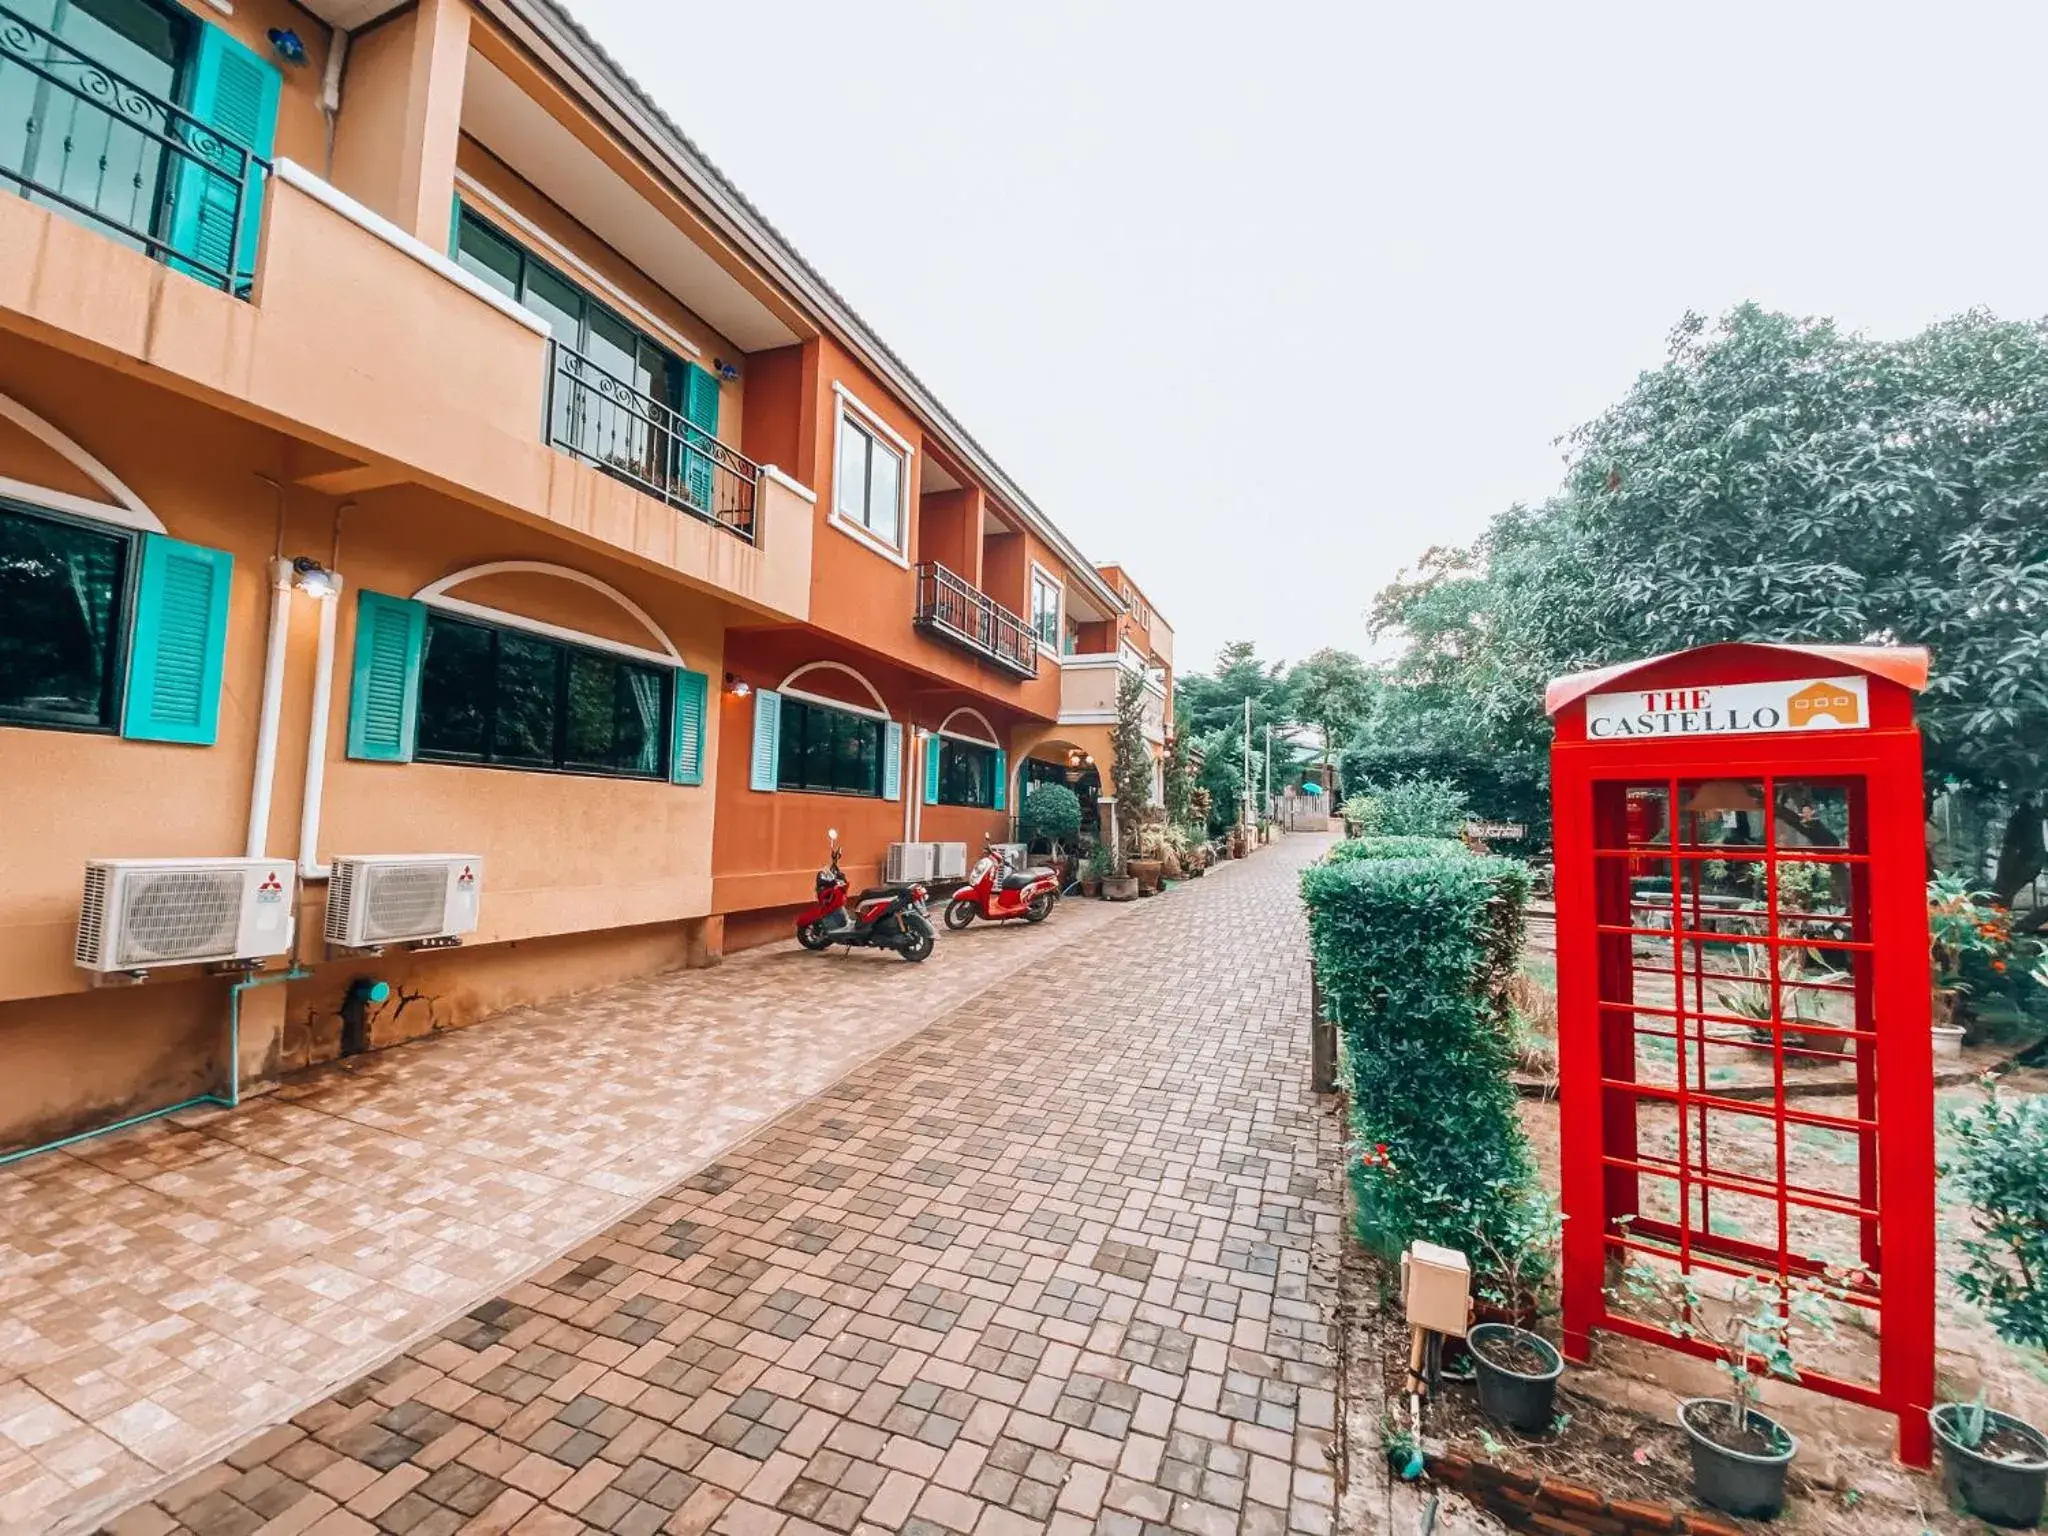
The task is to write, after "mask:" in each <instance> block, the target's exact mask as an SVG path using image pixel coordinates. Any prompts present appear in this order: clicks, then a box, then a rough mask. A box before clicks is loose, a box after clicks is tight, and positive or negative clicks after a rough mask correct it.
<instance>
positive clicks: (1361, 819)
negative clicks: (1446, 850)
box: [1344, 778, 1472, 837]
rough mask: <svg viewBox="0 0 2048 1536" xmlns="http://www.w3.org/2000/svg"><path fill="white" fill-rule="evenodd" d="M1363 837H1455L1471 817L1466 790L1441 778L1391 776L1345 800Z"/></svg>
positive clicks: (1347, 814)
mask: <svg viewBox="0 0 2048 1536" xmlns="http://www.w3.org/2000/svg"><path fill="white" fill-rule="evenodd" d="M1344 815H1345V818H1346V819H1347V820H1355V821H1356V822H1357V830H1358V832H1359V834H1360V835H1361V836H1364V837H1456V836H1457V835H1458V833H1459V832H1460V831H1462V830H1463V829H1464V826H1465V823H1466V822H1467V821H1469V820H1470V819H1471V815H1472V813H1471V809H1470V806H1469V804H1468V802H1467V801H1466V799H1465V792H1464V791H1463V790H1462V789H1460V788H1458V786H1457V785H1455V784H1450V783H1446V782H1445V781H1444V780H1442V779H1425V778H1412V779H1393V780H1391V781H1389V782H1387V783H1385V784H1372V785H1368V786H1366V788H1365V789H1364V790H1362V791H1360V792H1359V793H1356V794H1354V795H1353V796H1352V797H1351V799H1349V800H1346V801H1345V802H1344Z"/></svg>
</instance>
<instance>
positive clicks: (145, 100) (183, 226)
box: [0, 6, 270, 298]
mask: <svg viewBox="0 0 2048 1536" xmlns="http://www.w3.org/2000/svg"><path fill="white" fill-rule="evenodd" d="M269 174H270V166H269V165H268V163H267V162H265V161H264V160H262V159H260V158H259V157H258V156H257V155H256V154H255V152H254V151H253V150H251V149H249V148H248V147H247V146H245V145H242V144H239V143H237V142H235V141H234V140H233V139H231V138H229V137H228V136H226V135H225V134H223V133H222V132H221V131H220V130H219V129H217V128H214V127H211V126H209V125H208V124H206V123H204V122H202V121H201V120H200V119H198V118H196V117H194V116H192V115H191V114H190V113H188V112H186V111H185V110H184V109H183V108H181V107H178V106H176V105H174V104H173V103H171V102H170V101H168V100H166V99H165V98H164V97H163V96H162V95H160V94H158V93H157V92H155V91H152V90H149V89H147V88H145V87H144V86H142V85H140V84H137V83H136V82H135V81H133V80H130V79H128V78H125V77H124V76H122V75H118V74H116V73H114V72H113V71H112V70H110V69H108V68H107V67H106V66H105V65H103V64H101V63H99V62H98V61H97V60H96V59H93V58H92V57H90V56H89V55H87V54H85V53H82V52H80V51H79V50H78V49H77V48H76V47H74V46H73V45H71V44H70V43H67V42H65V41H63V40H62V39H61V38H59V37H58V36H57V35H56V34H55V33H53V32H50V31H47V30H45V29H44V28H43V27H41V26H39V25H37V24H36V23H35V22H33V21H30V20H29V19H28V18H26V17H24V16H22V15H19V14H18V13H16V12H15V11H12V10H9V9H7V8H6V7H5V6H0V183H4V184H5V185H8V186H11V187H12V188H13V189H14V191H15V192H17V193H19V194H20V195H21V196H22V197H24V198H26V199H28V201H30V202H32V203H35V204H38V205H39V206H41V207H44V208H49V209H53V210H55V211H57V212H59V213H61V214H63V215H64V216H65V217H67V218H70V219H73V220H76V221H77V222H79V223H81V224H84V225H86V226H87V227H89V228H92V229H96V230H98V231H99V232H100V233H102V234H104V235H106V236H108V237H109V238H111V239H113V240H115V241H116V242H118V243H119V244H122V245H125V246H127V247H128V248H129V249H131V250H136V251H141V252H143V253H144V254H146V255H148V256H149V257H151V258H152V259H154V260H157V261H161V262H164V263H165V264H167V265H168V266H170V267H172V268H174V269H175V270H177V271H180V272H183V273H185V274H186V275H187V276H189V277H193V278H197V279H198V280H199V281H200V282H202V283H205V284H207V285H208V286H209V287H213V288H218V289H220V290H221V291H223V292H225V293H231V294H233V295H235V296H236V297H238V298H247V297H248V296H249V289H250V274H251V273H252V272H253V270H254V268H255V264H256V240H257V231H258V223H259V211H260V208H261V203H262V195H263V186H264V182H265V180H266V179H267V178H268V176H269Z"/></svg>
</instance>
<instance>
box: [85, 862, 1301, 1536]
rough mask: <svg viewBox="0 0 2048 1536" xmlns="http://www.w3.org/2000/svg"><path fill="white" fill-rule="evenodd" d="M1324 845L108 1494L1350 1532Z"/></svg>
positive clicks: (1062, 969) (257, 1515) (500, 1514)
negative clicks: (1339, 1346)
mask: <svg viewBox="0 0 2048 1536" xmlns="http://www.w3.org/2000/svg"><path fill="white" fill-rule="evenodd" d="M1321 842H1322V840H1321V839H1316V840H1314V841H1313V842H1312V841H1311V840H1310V839H1308V838H1294V839H1289V840H1287V841H1285V842H1283V843H1282V844H1280V845H1279V846H1278V847H1276V848H1273V849H1269V850H1267V851H1265V852H1264V853H1262V854H1261V855H1260V856H1259V857H1258V858H1256V859H1254V860H1252V861H1250V862H1248V863H1246V864H1242V865H1235V866H1228V867H1226V868H1224V869H1221V870H1218V871H1217V872H1216V873H1215V874H1214V875H1212V876H1211V877H1210V878H1208V879H1205V880H1203V881H1200V882H1196V883H1192V884H1190V885H1187V886H1185V887H1182V888H1181V889H1180V890H1178V891H1176V892H1174V893H1173V894H1172V895H1171V896H1170V897H1168V898H1166V899H1164V900H1160V901H1155V902H1150V903H1146V904H1143V905H1142V906H1140V907H1139V908H1137V909H1136V910H1135V911H1132V912H1130V913H1128V914H1127V915H1119V916H1117V917H1116V918H1113V919H1109V918H1098V919H1095V926H1094V929H1093V931H1091V932H1088V933H1082V934H1076V935H1074V936H1073V937H1072V938H1071V940H1070V942H1068V943H1066V944H1064V945H1062V946H1059V947H1057V948H1052V949H1049V950H1048V951H1046V952H1044V953H1042V954H1040V955H1036V956H1034V957H1032V960H1031V963H1030V965H1029V967H1028V969H1026V970H1024V971H1022V972H1020V973H1019V974H1017V975H1015V976H1013V977H1011V978H1010V979H1009V980H1008V981H1007V982H1005V983H1004V984H1003V985H1000V986H993V987H989V988H987V989H986V990H983V991H981V992H980V993H979V994H978V995H975V996H973V997H972V998H970V999H966V1000H963V1002H962V1004H961V1005H960V1006H958V1007H956V1008H954V1009H953V1010H952V1011H950V1012H949V1013H947V1014H946V1015H945V1016H944V1017H943V1018H941V1019H939V1020H938V1021H937V1022H936V1023H934V1024H932V1025H931V1026H930V1027H929V1028H927V1029H925V1030H924V1031H923V1032H922V1033H920V1034H918V1035H917V1036H916V1037H915V1038H913V1039H909V1040H906V1041H905V1042H904V1043H902V1044H900V1045H898V1046H897V1047H895V1048H894V1049H893V1050H890V1051H889V1052H888V1053H887V1054H886V1055H884V1056H882V1057H880V1058H878V1059H877V1060H875V1061H874V1062H872V1063H871V1064H869V1065H867V1066H865V1067H862V1068H860V1069H859V1070H857V1071H854V1072H853V1073H851V1074H850V1075H848V1076H847V1077H845V1078H844V1080H843V1081H841V1082H839V1083H838V1084H836V1085H835V1086H833V1087H831V1088H830V1089H828V1090H827V1091H826V1092H824V1093H822V1094H820V1095H819V1096H818V1097H817V1098H815V1099H813V1100H811V1101H810V1102H809V1103H807V1104H805V1105H804V1106H802V1107H801V1108H799V1109H796V1110H795V1111H793V1112H792V1113H790V1114H788V1115H785V1116H784V1117H782V1118H781V1119H780V1120H778V1121H777V1122H776V1123H775V1124H773V1125H771V1126H769V1127H767V1128H765V1129H763V1130H761V1131H759V1132H758V1133H756V1134H754V1135H753V1136H752V1137H750V1138H749V1139H747V1140H746V1141H745V1142H744V1143H742V1144H741V1145H739V1146H738V1147H736V1148H734V1149H733V1150H731V1151H730V1152H727V1153H725V1154H724V1155H722V1156H721V1157H720V1158H719V1160H718V1161H717V1162H715V1163H714V1164H712V1165H711V1166H709V1167H707V1168H705V1169H704V1170H703V1171H702V1172H700V1173H698V1174H696V1175H695V1176H694V1177H691V1178H689V1179H688V1180H686V1181H685V1182H684V1183H683V1184H682V1185H681V1186H680V1187H677V1188H675V1189H673V1190H671V1191H670V1192H669V1193H667V1194H666V1195H664V1196H662V1197H661V1198H658V1199H655V1200H654V1201H652V1202H651V1203H649V1204H647V1205H646V1206H644V1208H642V1209H641V1210H639V1211H638V1212H637V1213H636V1214H634V1215H633V1216H631V1217H629V1218H627V1219H626V1220H624V1221H622V1222H620V1223H619V1224H618V1225H616V1226H614V1227H612V1228H611V1230H609V1231H608V1232H605V1233H603V1234H602V1235H600V1236H598V1237H596V1238H593V1239H591V1240H589V1241H587V1242H584V1243H582V1244H581V1245H579V1246H577V1247H576V1248H574V1249H573V1250H571V1251H570V1252H569V1253H567V1254H566V1255H565V1256H564V1257H563V1258H561V1259H559V1260H557V1261H556V1262H553V1263H550V1264H548V1265H546V1266H545V1267H544V1268H542V1269H541V1270H540V1271H539V1272H538V1273H537V1274H535V1275H534V1276H533V1277H532V1279H531V1280H529V1281H527V1282H526V1283H523V1284H519V1285H516V1286H513V1287H512V1288H511V1289H509V1290H508V1291H506V1292H505V1293H504V1294H503V1295H502V1296H499V1297H498V1298H496V1299H494V1300H491V1301H488V1302H486V1303H484V1304H483V1305H481V1306H477V1307H475V1308H473V1309H472V1310H471V1311H469V1312H468V1313H467V1315H465V1316H463V1317H461V1318H460V1319H458V1320H457V1321H456V1322H454V1323H453V1324H451V1325H449V1326H447V1327H445V1328H443V1329H441V1330H440V1332H439V1333H438V1334H437V1335H435V1336H432V1337H430V1338H427V1339H425V1340H423V1341H422V1342H419V1343H417V1344H415V1345H414V1346H413V1347H412V1348H410V1349H409V1350H407V1351H406V1352H405V1353H403V1354H402V1355H400V1356H398V1357H397V1358H395V1359H393V1360H392V1361H390V1362H389V1363H388V1364H387V1365H385V1366H383V1367H381V1368H380V1369H378V1370H376V1371H375V1372H373V1373H372V1374H371V1375H369V1376H367V1377H364V1378H363V1379H361V1380H359V1381H357V1382H355V1383H354V1384H353V1385H351V1386H349V1387H347V1388H345V1389H344V1390H342V1391H341V1392H339V1393H337V1394H335V1395H334V1396H332V1397H330V1398H327V1399H325V1400H324V1401H320V1402H318V1403H316V1404H314V1406H312V1407H310V1408H306V1409H304V1410H303V1411H301V1412H299V1413H298V1414H296V1416H295V1417H294V1418H293V1419H292V1421H291V1422H290V1423H289V1424H286V1425H283V1426H281V1427H279V1428H277V1429H274V1430H272V1431H270V1432H268V1433H266V1434H264V1435H262V1436H261V1437H260V1438H259V1439H258V1440H256V1441H255V1442H253V1443H251V1444H249V1445H247V1446H244V1447H243V1448H241V1449H240V1450H238V1451H236V1452H235V1453H234V1454H232V1455H231V1456H230V1457H229V1458H228V1459H227V1460H226V1461H224V1462H221V1463H218V1464H216V1465H213V1466H211V1467H208V1468H206V1469H204V1470H203V1471H200V1472H198V1473H196V1474H195V1475H193V1476H192V1477H190V1478H187V1479H186V1480H185V1481H183V1482H182V1483H180V1484H179V1485H178V1486H177V1487H175V1488H173V1489H170V1490H168V1491H167V1492H165V1493H164V1494H162V1495H161V1496H160V1497H159V1498H158V1499H157V1500H156V1501H155V1502H153V1503H150V1504H147V1505H144V1506H141V1507H139V1508H137V1509H134V1510H131V1511H129V1512H128V1513H127V1514H125V1515H124V1516H122V1517H121V1518H120V1519H119V1520H118V1521H117V1522H116V1523H115V1527H114V1528H115V1530H116V1531H118V1532H119V1533H121V1536H164V1533H169V1532H173V1531H177V1530H188V1531H192V1532H196V1533H205V1536H212V1533H221V1536H244V1533H249V1532H256V1531H259V1530H261V1531H267V1532H272V1533H280V1536H281V1533H287V1532H298V1531H309V1532H317V1533H319V1536H345V1533H369V1532H372V1531H376V1530H383V1531H388V1532H392V1533H413V1536H451V1533H454V1532H458V1531H472V1532H485V1531H491V1532H496V1531H506V1530H514V1531H518V1532H521V1533H539V1532H570V1531H578V1530H585V1529H593V1528H595V1529H601V1530H611V1531H619V1532H626V1533H640V1536H645V1533H652V1532H655V1531H668V1532H677V1533H695V1532H703V1531H706V1530H714V1531H717V1532H721V1533H731V1536H819V1533H823V1532H840V1533H860V1536H872V1533H876V1532H882V1531H895V1532H902V1533H904V1536H942V1533H946V1532H952V1533H959V1536H967V1533H973V1536H1008V1533H1013V1532H1014V1533H1018V1536H1024V1533H1029V1532H1038V1531H1051V1532H1054V1533H1058V1536H1069V1533H1071V1536H1079V1533H1082V1532H1090V1531H1094V1532H1100V1533H1102V1536H1164V1533H1165V1532H1167V1531H1169V1530H1171V1531H1176V1532H1181V1533H1186V1536H1225V1533H1230V1536H1238V1533H1243V1536H1283V1533H1286V1532H1289V1531H1293V1532H1297V1533H1301V1536H1329V1533H1330V1530H1331V1523H1332V1514H1331V1512H1332V1509H1333V1506H1334V1498H1335V1490H1334V1482H1333V1475H1332V1473H1333V1467H1332V1461H1331V1455H1332V1448H1333V1437H1332V1433H1331V1431H1332V1427H1333V1425H1334V1422H1335V1412H1336V1403H1335V1391H1334V1387H1335V1383H1334V1380H1333V1372H1332V1354H1331V1337H1330V1333H1329V1315H1330V1307H1331V1304H1332V1301H1333V1299H1334V1264H1333V1262H1332V1260H1333V1257H1334V1252H1335V1248H1336V1243H1337V1227H1338V1218H1337V1211H1336V1205H1335V1202H1334V1197H1333V1192H1332V1191H1333V1184H1332V1179H1333V1177H1334V1164H1335V1152H1336V1148H1335V1136H1336V1128H1335V1125H1334V1122H1333V1121H1332V1119H1331V1118H1330V1116H1329V1115H1328V1113H1327V1112H1326V1111H1323V1110H1320V1109H1318V1108H1316V1107H1315V1106H1314V1104H1313V1103H1312V1102H1311V1100H1310V1098H1309V1095H1308V1092H1307V1036H1306V1029H1305V1014H1306V1009H1307V995H1306V993H1307V986H1306V964H1305V955H1304V936H1303V933H1302V929H1301V923H1300V920H1299V916H1298V909H1297V904H1296V898H1295V895H1294V881H1295V874H1296V871H1297V869H1298V867H1299V865H1300V864H1301V862H1302V861H1303V860H1304V859H1305V858H1306V857H1308V856H1309V855H1310V854H1311V853H1312V852H1314V851H1315V850H1316V849H1317V848H1318V847H1320V846H1321ZM1085 910H1087V909H1084V908H1075V909H1073V910H1071V911H1069V912H1067V913H1063V914H1062V915H1061V918H1060V919H1059V921H1061V922H1065V921H1066V920H1067V919H1068V918H1070V917H1078V916H1080V915H1081V913H1082V912H1083V911H1085ZM1076 926H1077V927H1078V926H1079V925H1078V924H1077V925H1076ZM1011 937H1016V936H1013V935H1003V934H992V935H986V936H983V940H982V942H992V941H1001V940H1005V939H1008V938H1011ZM1027 942H1028V940H1027ZM963 949H964V946H963ZM728 974H730V973H728ZM723 979H724V978H723V977H721V978H719V980H720V981H723Z"/></svg>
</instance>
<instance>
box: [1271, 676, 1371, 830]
mask: <svg viewBox="0 0 2048 1536" xmlns="http://www.w3.org/2000/svg"><path fill="white" fill-rule="evenodd" d="M1373 693H1374V678H1373V675H1372V673H1371V671H1370V670H1368V669H1367V667H1366V665H1365V663H1364V662H1363V661H1360V660H1359V659H1358V657H1356V656H1354V655H1353V654H1352V653H1351V652H1349V651H1339V650H1333V649H1331V648H1330V647H1328V646H1325V647H1324V648H1323V649H1322V650H1320V651H1317V652H1316V653H1315V654H1314V655H1313V656H1311V657H1309V659H1308V660H1307V661H1304V662H1302V663H1300V664H1299V665H1298V666H1296V667H1295V669H1294V670H1293V671H1292V672H1291V673H1289V674H1288V677H1287V700H1288V707H1289V709H1290V711H1291V712H1292V713H1293V715H1294V718H1295V719H1296V720H1299V721H1301V722H1303V723H1304V724H1307V725H1313V726H1314V727H1315V728H1316V729H1317V730H1318V731H1320V732H1321V733H1322V738H1323V783H1324V785H1325V787H1326V788H1328V789H1329V790H1330V791H1331V792H1332V793H1333V794H1334V793H1335V791H1336V788H1337V785H1336V781H1335V780H1334V779H1333V778H1332V776H1331V773H1330V760H1331V757H1332V756H1333V755H1334V754H1335V752H1336V749H1337V744H1338V743H1339V742H1340V741H1345V740H1349V739H1350V737H1351V736H1352V735H1353V734H1354V733H1355V732H1356V731H1357V730H1358V728H1359V726H1360V725H1361V724H1362V723H1363V722H1364V720H1365V718H1366V716H1367V715H1368V714H1369V713H1370V712H1371V710H1372V704H1373Z"/></svg>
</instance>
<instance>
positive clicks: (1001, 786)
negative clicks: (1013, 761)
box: [995, 747, 1010, 811]
mask: <svg viewBox="0 0 2048 1536" xmlns="http://www.w3.org/2000/svg"><path fill="white" fill-rule="evenodd" d="M1009 779H1010V760H1009V759H1008V758H1007V757H1005V756H1003V749H1002V748H1001V747H997V748H996V805H995V808H996V809H997V810H999V811H1006V810H1008V809H1009V808H1010V784H1009Z"/></svg>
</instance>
